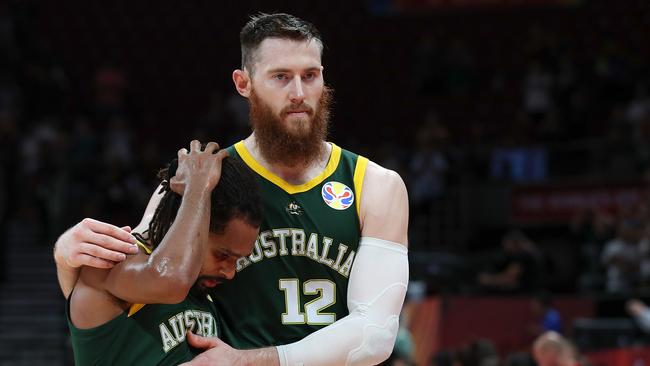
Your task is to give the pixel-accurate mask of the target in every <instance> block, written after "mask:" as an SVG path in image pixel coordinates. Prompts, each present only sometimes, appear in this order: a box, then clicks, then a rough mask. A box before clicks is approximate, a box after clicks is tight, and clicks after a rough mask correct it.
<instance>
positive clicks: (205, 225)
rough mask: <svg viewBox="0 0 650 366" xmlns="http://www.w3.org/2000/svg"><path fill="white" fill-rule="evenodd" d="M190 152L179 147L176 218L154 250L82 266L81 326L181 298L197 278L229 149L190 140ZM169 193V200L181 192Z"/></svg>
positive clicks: (75, 315)
mask: <svg viewBox="0 0 650 366" xmlns="http://www.w3.org/2000/svg"><path fill="white" fill-rule="evenodd" d="M191 146H192V150H191V152H190V153H189V154H187V153H186V152H185V149H182V150H181V151H179V164H178V170H177V171H176V175H175V176H174V177H173V178H172V179H171V182H170V185H171V187H172V190H174V192H177V193H182V196H183V198H182V201H181V204H180V207H179V209H178V212H177V213H176V217H175V219H174V221H173V223H172V224H171V226H170V228H169V230H168V231H167V232H166V233H165V236H164V238H163V239H162V241H161V242H160V243H159V244H158V245H157V247H156V248H155V250H154V251H153V253H152V254H151V255H145V254H144V253H140V254H138V255H135V256H131V257H129V258H127V259H126V260H124V261H122V262H121V263H119V264H117V265H115V266H114V267H113V268H111V269H99V268H92V267H84V268H83V269H82V270H81V275H80V278H79V281H78V283H77V285H76V286H75V288H74V292H73V293H72V295H71V296H72V298H71V302H70V316H71V320H72V321H73V323H74V324H75V325H76V326H77V327H84V328H87V327H92V326H97V325H99V324H103V323H105V322H106V321H108V320H109V319H112V318H113V317H115V316H116V315H118V314H119V313H120V312H122V311H123V310H124V309H125V308H126V307H127V305H128V304H133V303H144V304H151V303H178V302H180V301H182V300H183V299H184V298H185V297H186V296H187V294H188V292H189V290H190V288H191V286H192V285H193V284H194V282H195V280H196V278H197V277H198V274H199V271H200V269H201V265H202V262H203V256H204V255H205V252H206V249H207V241H208V235H209V227H210V225H209V224H210V206H211V193H212V189H213V188H214V187H215V186H216V184H217V182H218V181H219V178H220V176H221V160H222V159H223V158H224V157H225V156H227V152H226V151H220V152H219V153H217V154H213V153H212V151H214V150H216V148H217V147H218V145H216V144H214V143H211V144H208V145H207V147H206V149H205V151H200V144H199V143H198V141H193V142H192V145H191ZM174 192H168V193H167V194H168V195H169V199H173V198H174V195H176V194H177V193H174Z"/></svg>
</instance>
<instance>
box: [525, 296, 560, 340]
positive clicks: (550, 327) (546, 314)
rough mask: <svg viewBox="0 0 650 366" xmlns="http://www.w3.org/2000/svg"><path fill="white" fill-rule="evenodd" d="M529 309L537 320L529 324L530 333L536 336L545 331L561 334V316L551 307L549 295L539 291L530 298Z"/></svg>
mask: <svg viewBox="0 0 650 366" xmlns="http://www.w3.org/2000/svg"><path fill="white" fill-rule="evenodd" d="M531 310H532V312H533V315H534V316H535V319H536V320H537V322H536V323H535V324H533V325H532V326H531V329H530V330H531V333H532V334H533V335H534V336H535V337H537V336H539V335H541V334H542V333H545V332H547V331H554V332H556V333H559V334H562V317H561V315H560V312H559V311H558V310H557V309H556V308H555V307H553V302H552V299H551V295H550V294H549V293H546V292H544V293H541V294H538V295H537V296H535V297H534V298H533V299H532V300H531Z"/></svg>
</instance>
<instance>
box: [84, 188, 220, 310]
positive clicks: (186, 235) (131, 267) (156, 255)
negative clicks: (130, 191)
mask: <svg viewBox="0 0 650 366" xmlns="http://www.w3.org/2000/svg"><path fill="white" fill-rule="evenodd" d="M209 222H210V191H190V192H186V193H185V194H184V195H183V201H182V203H181V206H180V208H179V210H178V214H177V216H176V219H175V220H174V223H173V224H172V226H171V227H170V229H169V231H168V232H167V234H165V237H164V239H163V240H162V241H161V242H160V244H159V245H158V247H157V248H156V250H154V251H153V253H151V255H148V256H147V255H144V254H140V255H136V256H132V257H129V258H127V259H126V260H125V261H123V262H121V263H119V264H117V265H115V267H113V268H112V269H110V270H109V271H108V273H106V272H107V271H106V270H105V269H98V268H91V267H85V268H84V269H83V270H82V277H83V280H84V282H85V283H88V284H89V285H91V286H94V287H100V288H102V289H103V290H106V291H107V292H108V293H110V294H111V295H113V296H115V297H117V298H119V299H121V300H124V301H126V302H129V303H145V304H150V303H162V304H167V303H178V302H180V301H182V300H183V299H184V298H185V297H186V296H187V293H188V292H189V290H190V288H191V287H192V285H193V284H194V281H195V280H196V278H197V277H198V275H199V271H200V269H201V263H202V260H201V258H202V257H203V253H204V252H205V248H206V247H207V240H208V230H209Z"/></svg>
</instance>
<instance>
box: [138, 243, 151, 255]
mask: <svg viewBox="0 0 650 366" xmlns="http://www.w3.org/2000/svg"><path fill="white" fill-rule="evenodd" d="M135 244H136V245H138V246H139V247H140V248H142V249H144V252H145V253H147V254H151V252H152V250H151V249H150V248H148V247H147V246H146V245H145V244H144V243H142V242H141V241H140V240H136V241H135Z"/></svg>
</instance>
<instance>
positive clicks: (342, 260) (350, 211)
mask: <svg viewBox="0 0 650 366" xmlns="http://www.w3.org/2000/svg"><path fill="white" fill-rule="evenodd" d="M331 146H332V152H331V156H330V160H329V162H328V164H327V166H326V168H325V169H324V171H323V172H322V173H321V174H320V175H318V176H317V177H316V178H314V179H312V180H311V181H309V182H307V183H305V184H302V185H298V186H296V185H291V184H288V183H287V182H285V181H284V180H282V179H281V178H279V177H278V176H276V175H274V174H273V173H271V172H269V171H268V170H266V169H265V168H264V167H262V166H261V165H260V164H259V163H257V162H256V161H255V160H254V159H253V157H252V156H251V155H250V153H249V152H248V151H247V150H246V148H245V146H244V144H243V142H239V143H237V144H235V145H234V146H232V147H230V148H229V151H230V156H232V157H235V158H238V159H242V160H243V161H244V162H245V163H246V164H247V165H248V166H249V167H250V168H251V169H252V170H253V171H254V172H255V173H257V176H258V178H259V179H258V181H259V187H260V190H261V194H262V197H263V200H264V210H265V211H264V220H263V222H262V225H261V228H260V234H259V237H258V239H257V241H256V242H255V246H254V248H253V253H252V254H251V255H250V256H248V257H244V258H240V260H239V261H238V262H237V274H236V275H235V278H234V279H233V280H232V281H228V282H227V283H224V284H222V285H220V286H218V287H217V288H215V289H214V290H213V291H214V296H213V298H214V300H215V305H216V307H217V315H218V317H219V325H220V331H221V338H223V339H224V340H225V341H226V342H228V343H230V344H231V345H233V346H234V347H236V348H253V347H262V346H270V345H278V344H286V343H290V342H294V341H297V340H299V339H302V338H304V337H305V336H307V335H308V334H310V333H312V332H314V331H316V330H318V329H320V328H322V327H324V326H326V325H329V324H331V323H333V322H335V321H336V320H337V319H340V318H342V317H344V316H346V315H347V314H348V308H347V303H346V300H347V290H348V279H349V276H350V270H351V268H352V264H353V262H354V257H355V254H356V252H357V247H358V245H359V238H360V225H359V214H358V210H359V201H360V198H361V188H362V183H363V176H364V174H365V168H366V166H367V163H368V159H366V158H363V157H360V156H358V155H356V154H353V153H351V152H348V151H345V150H343V149H341V148H340V147H338V146H336V145H334V144H332V145H331Z"/></svg>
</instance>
